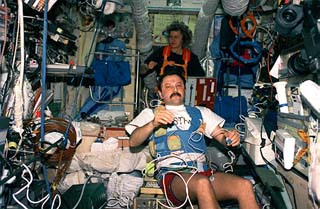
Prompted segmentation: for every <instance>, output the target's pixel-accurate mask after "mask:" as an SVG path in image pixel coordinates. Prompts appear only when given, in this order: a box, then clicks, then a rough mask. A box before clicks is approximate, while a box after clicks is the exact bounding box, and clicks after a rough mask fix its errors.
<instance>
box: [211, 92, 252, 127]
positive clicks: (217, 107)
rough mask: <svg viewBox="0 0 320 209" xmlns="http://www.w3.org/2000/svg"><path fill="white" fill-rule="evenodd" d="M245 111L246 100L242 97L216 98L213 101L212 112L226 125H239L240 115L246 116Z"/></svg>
mask: <svg viewBox="0 0 320 209" xmlns="http://www.w3.org/2000/svg"><path fill="white" fill-rule="evenodd" d="M240 107H241V109H240ZM247 109H248V105H247V99H246V98H245V97H244V96H241V97H232V96H217V97H216V98H215V101H214V110H213V111H214V112H215V113H217V114H218V115H219V116H221V117H222V118H224V119H225V120H226V123H239V122H240V117H239V116H240V115H243V116H245V117H247V116H248V111H247Z"/></svg>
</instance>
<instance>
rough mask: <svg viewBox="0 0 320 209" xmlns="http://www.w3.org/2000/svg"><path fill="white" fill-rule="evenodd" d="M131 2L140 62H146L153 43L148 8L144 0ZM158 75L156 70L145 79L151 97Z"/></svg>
mask: <svg viewBox="0 0 320 209" xmlns="http://www.w3.org/2000/svg"><path fill="white" fill-rule="evenodd" d="M131 2H132V4H131V7H132V13H133V19H134V23H135V26H136V34H137V47H138V49H139V51H140V61H141V62H140V63H144V61H145V59H146V58H147V57H148V56H149V55H150V54H151V53H152V44H153V41H152V32H151V29H150V20H149V15H148V9H147V7H146V5H145V1H144V0H131ZM138 67H139V66H138ZM137 76H139V75H137ZM156 77H157V74H156V72H155V71H154V72H153V73H150V74H148V75H147V76H145V77H144V79H143V81H144V85H145V87H146V88H147V89H149V91H148V94H149V97H150V98H152V97H153V88H154V84H155V82H156Z"/></svg>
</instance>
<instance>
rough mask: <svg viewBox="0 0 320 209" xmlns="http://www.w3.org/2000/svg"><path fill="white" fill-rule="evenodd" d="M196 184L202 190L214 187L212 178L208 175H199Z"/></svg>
mask: <svg viewBox="0 0 320 209" xmlns="http://www.w3.org/2000/svg"><path fill="white" fill-rule="evenodd" d="M196 185H197V187H196V188H197V189H199V190H202V191H203V190H206V189H210V188H211V187H212V185H211V182H210V180H209V179H208V177H206V176H198V177H197V181H196Z"/></svg>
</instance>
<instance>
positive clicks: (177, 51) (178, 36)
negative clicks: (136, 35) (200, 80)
mask: <svg viewBox="0 0 320 209" xmlns="http://www.w3.org/2000/svg"><path fill="white" fill-rule="evenodd" d="M164 33H165V34H166V36H167V39H168V43H169V45H167V46H162V47H160V48H158V49H157V50H155V51H154V52H153V53H152V54H151V55H150V56H149V57H148V58H147V59H146V60H145V62H144V63H145V67H146V68H147V69H148V71H149V72H150V71H154V70H156V72H157V74H158V75H162V74H163V73H164V69H165V67H166V66H168V65H169V66H178V67H182V68H183V70H184V76H185V78H186V77H187V76H205V72H204V70H203V69H202V67H201V64H200V62H199V59H198V57H197V55H195V54H194V53H192V52H191V51H190V49H188V47H189V45H190V44H191V41H192V31H191V30H190V29H189V28H188V26H187V25H185V24H184V23H183V22H179V21H174V22H172V23H171V24H170V25H169V26H167V28H166V30H165V32H164ZM180 69H181V68H180Z"/></svg>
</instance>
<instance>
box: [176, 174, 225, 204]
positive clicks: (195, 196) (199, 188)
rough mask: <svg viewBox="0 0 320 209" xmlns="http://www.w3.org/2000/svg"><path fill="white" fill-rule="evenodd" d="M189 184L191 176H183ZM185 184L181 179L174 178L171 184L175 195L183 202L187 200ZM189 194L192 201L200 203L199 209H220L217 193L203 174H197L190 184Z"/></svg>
mask: <svg viewBox="0 0 320 209" xmlns="http://www.w3.org/2000/svg"><path fill="white" fill-rule="evenodd" d="M182 176H183V178H184V179H185V181H186V182H187V181H188V179H189V178H190V176H191V174H182ZM185 188H186V187H185V184H184V183H183V181H182V180H181V178H180V177H178V176H176V177H174V179H173V181H172V183H171V189H172V191H173V193H174V195H175V196H176V197H177V198H178V199H179V200H181V201H184V200H185V198H186V189H185ZM188 192H189V197H190V199H191V201H193V202H195V201H197V202H198V206H199V209H208V208H210V209H220V206H219V203H218V201H217V199H216V195H215V192H214V190H213V188H212V185H211V183H210V181H209V178H208V177H206V176H203V175H201V174H195V175H194V176H193V177H191V180H190V181H189V183H188Z"/></svg>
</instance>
